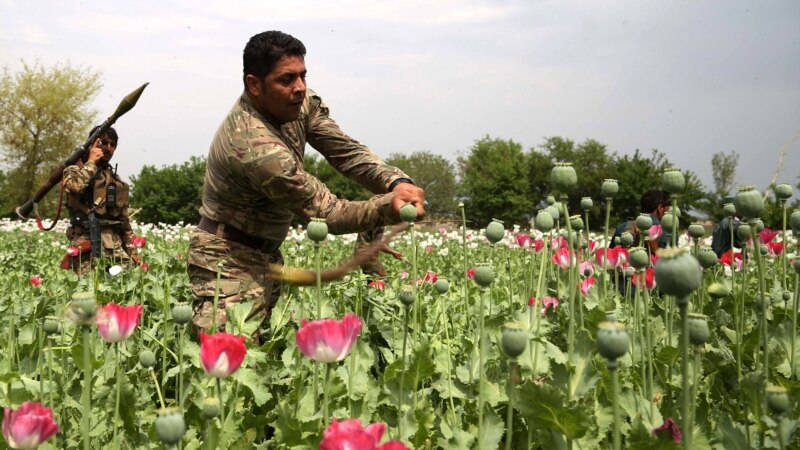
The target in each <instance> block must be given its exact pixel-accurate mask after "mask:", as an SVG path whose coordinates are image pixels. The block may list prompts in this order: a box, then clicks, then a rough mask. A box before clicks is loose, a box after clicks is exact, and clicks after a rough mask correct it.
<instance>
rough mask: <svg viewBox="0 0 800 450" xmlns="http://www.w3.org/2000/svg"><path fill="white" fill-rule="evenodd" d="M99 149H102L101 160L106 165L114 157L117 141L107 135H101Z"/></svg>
mask: <svg viewBox="0 0 800 450" xmlns="http://www.w3.org/2000/svg"><path fill="white" fill-rule="evenodd" d="M100 148H101V149H103V159H102V160H103V162H106V163H107V162H109V161H111V158H112V157H113V156H114V151H115V150H116V149H117V141H116V140H114V139H112V138H111V137H109V136H108V134H103V135H102V136H100Z"/></svg>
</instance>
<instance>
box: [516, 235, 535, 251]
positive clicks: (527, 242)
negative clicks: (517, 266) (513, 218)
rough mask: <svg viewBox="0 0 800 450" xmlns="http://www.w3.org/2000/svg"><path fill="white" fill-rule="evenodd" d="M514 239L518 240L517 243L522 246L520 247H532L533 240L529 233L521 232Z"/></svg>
mask: <svg viewBox="0 0 800 450" xmlns="http://www.w3.org/2000/svg"><path fill="white" fill-rule="evenodd" d="M514 239H515V240H516V241H517V245H518V246H520V248H531V243H532V242H533V240H532V239H531V236H530V235H529V234H525V233H520V234H518V235H516V236H514Z"/></svg>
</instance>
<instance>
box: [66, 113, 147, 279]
mask: <svg viewBox="0 0 800 450" xmlns="http://www.w3.org/2000/svg"><path fill="white" fill-rule="evenodd" d="M98 129H99V126H98V127H95V128H93V129H92V133H94V132H95V131H97V130H98ZM92 133H90V136H91V134H92ZM118 142H119V141H118V136H117V132H116V130H114V128H111V127H109V128H108V130H107V131H106V132H105V133H103V134H101V135H100V136H99V137H98V138H97V139H96V140H95V141H94V143H93V144H92V147H91V148H90V149H89V151H88V152H87V153H86V154H85V155H84V157H83V158H82V159H81V160H79V161H78V162H77V163H76V164H74V165H71V166H68V167H67V168H65V169H64V177H63V179H62V181H61V184H62V186H63V189H64V191H65V192H66V195H67V209H69V218H70V227H69V228H67V237H68V238H69V240H70V245H71V246H73V247H75V248H77V249H78V251H77V253H78V254H77V255H69V254H68V255H66V256H65V257H64V259H63V260H62V261H61V267H62V268H64V269H72V270H74V271H75V272H77V273H80V274H85V273H87V272H88V271H89V270H90V269H91V264H92V259H94V258H98V257H100V256H101V255H102V256H105V257H106V258H109V259H113V260H119V261H120V262H122V263H128V262H129V261H131V260H133V261H134V262H135V263H137V264H138V263H139V257H138V255H137V253H136V250H135V248H134V247H133V245H131V238H132V237H133V231H132V230H131V223H130V219H129V217H128V192H129V188H128V184H127V183H125V182H124V181H122V180H121V179H120V178H119V177H118V176H117V171H116V169H112V167H111V165H110V164H109V161H110V160H111V158H112V157H113V156H114V151H115V150H116V148H117V143H118Z"/></svg>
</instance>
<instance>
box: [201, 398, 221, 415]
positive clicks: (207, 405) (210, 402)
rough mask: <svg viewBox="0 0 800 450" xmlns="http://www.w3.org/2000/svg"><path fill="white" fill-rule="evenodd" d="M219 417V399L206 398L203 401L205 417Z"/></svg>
mask: <svg viewBox="0 0 800 450" xmlns="http://www.w3.org/2000/svg"><path fill="white" fill-rule="evenodd" d="M218 415H219V399H218V398H216V397H206V398H205V400H203V417H205V418H206V419H213V418H214V417H217V416H218Z"/></svg>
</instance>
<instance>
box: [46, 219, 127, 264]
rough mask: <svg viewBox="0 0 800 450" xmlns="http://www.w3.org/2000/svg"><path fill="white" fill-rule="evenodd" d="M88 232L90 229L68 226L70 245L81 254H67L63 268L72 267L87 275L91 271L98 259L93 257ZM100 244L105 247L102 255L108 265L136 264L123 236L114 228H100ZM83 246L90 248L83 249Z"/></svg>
mask: <svg viewBox="0 0 800 450" xmlns="http://www.w3.org/2000/svg"><path fill="white" fill-rule="evenodd" d="M88 233H89V232H88V230H84V229H82V228H78V227H70V228H67V238H69V245H70V246H72V247H75V248H77V249H79V250H78V251H79V254H78V255H77V256H68V255H67V256H65V257H64V260H63V261H62V268H65V269H67V268H69V269H72V271H73V272H75V273H77V274H78V275H86V274H87V273H89V272H91V270H92V267H93V266H94V265H95V264H96V263H97V261H96V260H95V258H92V252H91V248H90V247H91V245H90V244H89V234H88ZM100 245H102V247H103V252H102V256H103V258H105V265H106V267H109V266H111V265H113V264H119V265H121V266H123V267H125V268H130V267H132V266H133V265H134V264H133V261H132V260H131V257H130V255H129V254H128V252H127V251H126V250H125V246H124V243H123V242H122V238H121V236H120V235H119V233H117V232H116V230H114V229H113V228H108V227H103V228H101V229H100ZM83 248H89V250H88V251H81V249H83Z"/></svg>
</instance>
